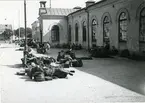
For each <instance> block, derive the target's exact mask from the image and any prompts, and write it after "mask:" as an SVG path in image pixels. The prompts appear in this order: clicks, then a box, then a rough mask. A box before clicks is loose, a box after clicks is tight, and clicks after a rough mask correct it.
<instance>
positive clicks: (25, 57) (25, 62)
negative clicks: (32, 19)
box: [24, 0, 27, 66]
mask: <svg viewBox="0 0 145 103" xmlns="http://www.w3.org/2000/svg"><path fill="white" fill-rule="evenodd" d="M24 24H25V47H24V66H26V64H27V54H26V52H27V30H26V28H27V25H26V24H27V21H26V0H24Z"/></svg>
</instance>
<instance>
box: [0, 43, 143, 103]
mask: <svg viewBox="0 0 145 103" xmlns="http://www.w3.org/2000/svg"><path fill="white" fill-rule="evenodd" d="M57 52H58V49H52V50H50V51H49V53H48V54H47V55H52V56H56V55H57ZM85 55H87V54H86V53H84V52H80V51H78V52H77V56H85ZM22 57H23V54H22V52H21V51H16V46H15V45H10V44H7V45H6V44H3V45H1V46H0V79H1V80H0V83H1V85H0V86H1V91H0V93H1V102H2V103H81V102H82V103H119V102H120V103H121V102H126V103H131V102H134V103H135V102H136V103H139V102H141V103H145V96H144V95H145V88H144V87H145V82H144V81H145V70H144V69H145V63H144V62H136V61H131V60H127V59H120V58H117V59H114V58H108V59H99V58H97V59H93V60H84V61H83V62H84V66H83V67H82V68H70V69H73V70H75V71H76V73H75V75H74V76H68V79H56V80H53V81H46V82H33V81H31V80H30V79H29V78H28V77H27V76H17V75H15V73H16V72H17V71H20V69H21V68H20V67H19V65H20V63H21V61H20V59H21V58H22Z"/></svg>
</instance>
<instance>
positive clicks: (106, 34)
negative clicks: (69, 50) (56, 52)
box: [39, 0, 145, 52]
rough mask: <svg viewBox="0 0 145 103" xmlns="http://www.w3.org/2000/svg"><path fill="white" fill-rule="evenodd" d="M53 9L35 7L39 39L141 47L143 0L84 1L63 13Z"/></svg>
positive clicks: (135, 49)
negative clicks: (40, 31) (37, 16)
mask: <svg viewBox="0 0 145 103" xmlns="http://www.w3.org/2000/svg"><path fill="white" fill-rule="evenodd" d="M41 10H42V11H41ZM55 10H56V9H55ZM55 10H54V9H50V8H49V9H48V8H45V6H44V7H41V8H40V9H39V15H40V16H39V22H40V25H41V26H40V28H41V29H40V30H42V34H43V36H42V37H43V38H42V40H43V41H49V42H50V43H52V44H53V43H55V42H54V41H56V42H57V43H60V44H61V43H68V42H70V43H78V44H82V46H83V47H84V48H91V47H93V46H104V45H105V44H106V43H109V44H110V48H112V47H113V46H114V47H115V48H117V49H118V50H123V49H128V50H129V51H131V52H143V51H145V1H144V0H101V1H99V2H94V1H88V2H86V7H85V8H82V9H78V8H77V9H71V10H70V12H67V13H66V14H65V15H62V13H64V11H63V12H62V13H60V15H58V14H57V13H58V12H59V10H56V11H57V13H56V15H55V13H54V12H56V11H55ZM58 34H59V36H58V37H57V35H58Z"/></svg>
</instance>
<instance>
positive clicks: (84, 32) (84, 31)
mask: <svg viewBox="0 0 145 103" xmlns="http://www.w3.org/2000/svg"><path fill="white" fill-rule="evenodd" d="M86 29H87V28H86V24H85V22H83V41H84V42H85V41H86V33H87V32H86Z"/></svg>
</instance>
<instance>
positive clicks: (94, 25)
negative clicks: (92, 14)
mask: <svg viewBox="0 0 145 103" xmlns="http://www.w3.org/2000/svg"><path fill="white" fill-rule="evenodd" d="M96 26H97V22H96V20H95V19H93V21H92V42H96Z"/></svg>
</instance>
